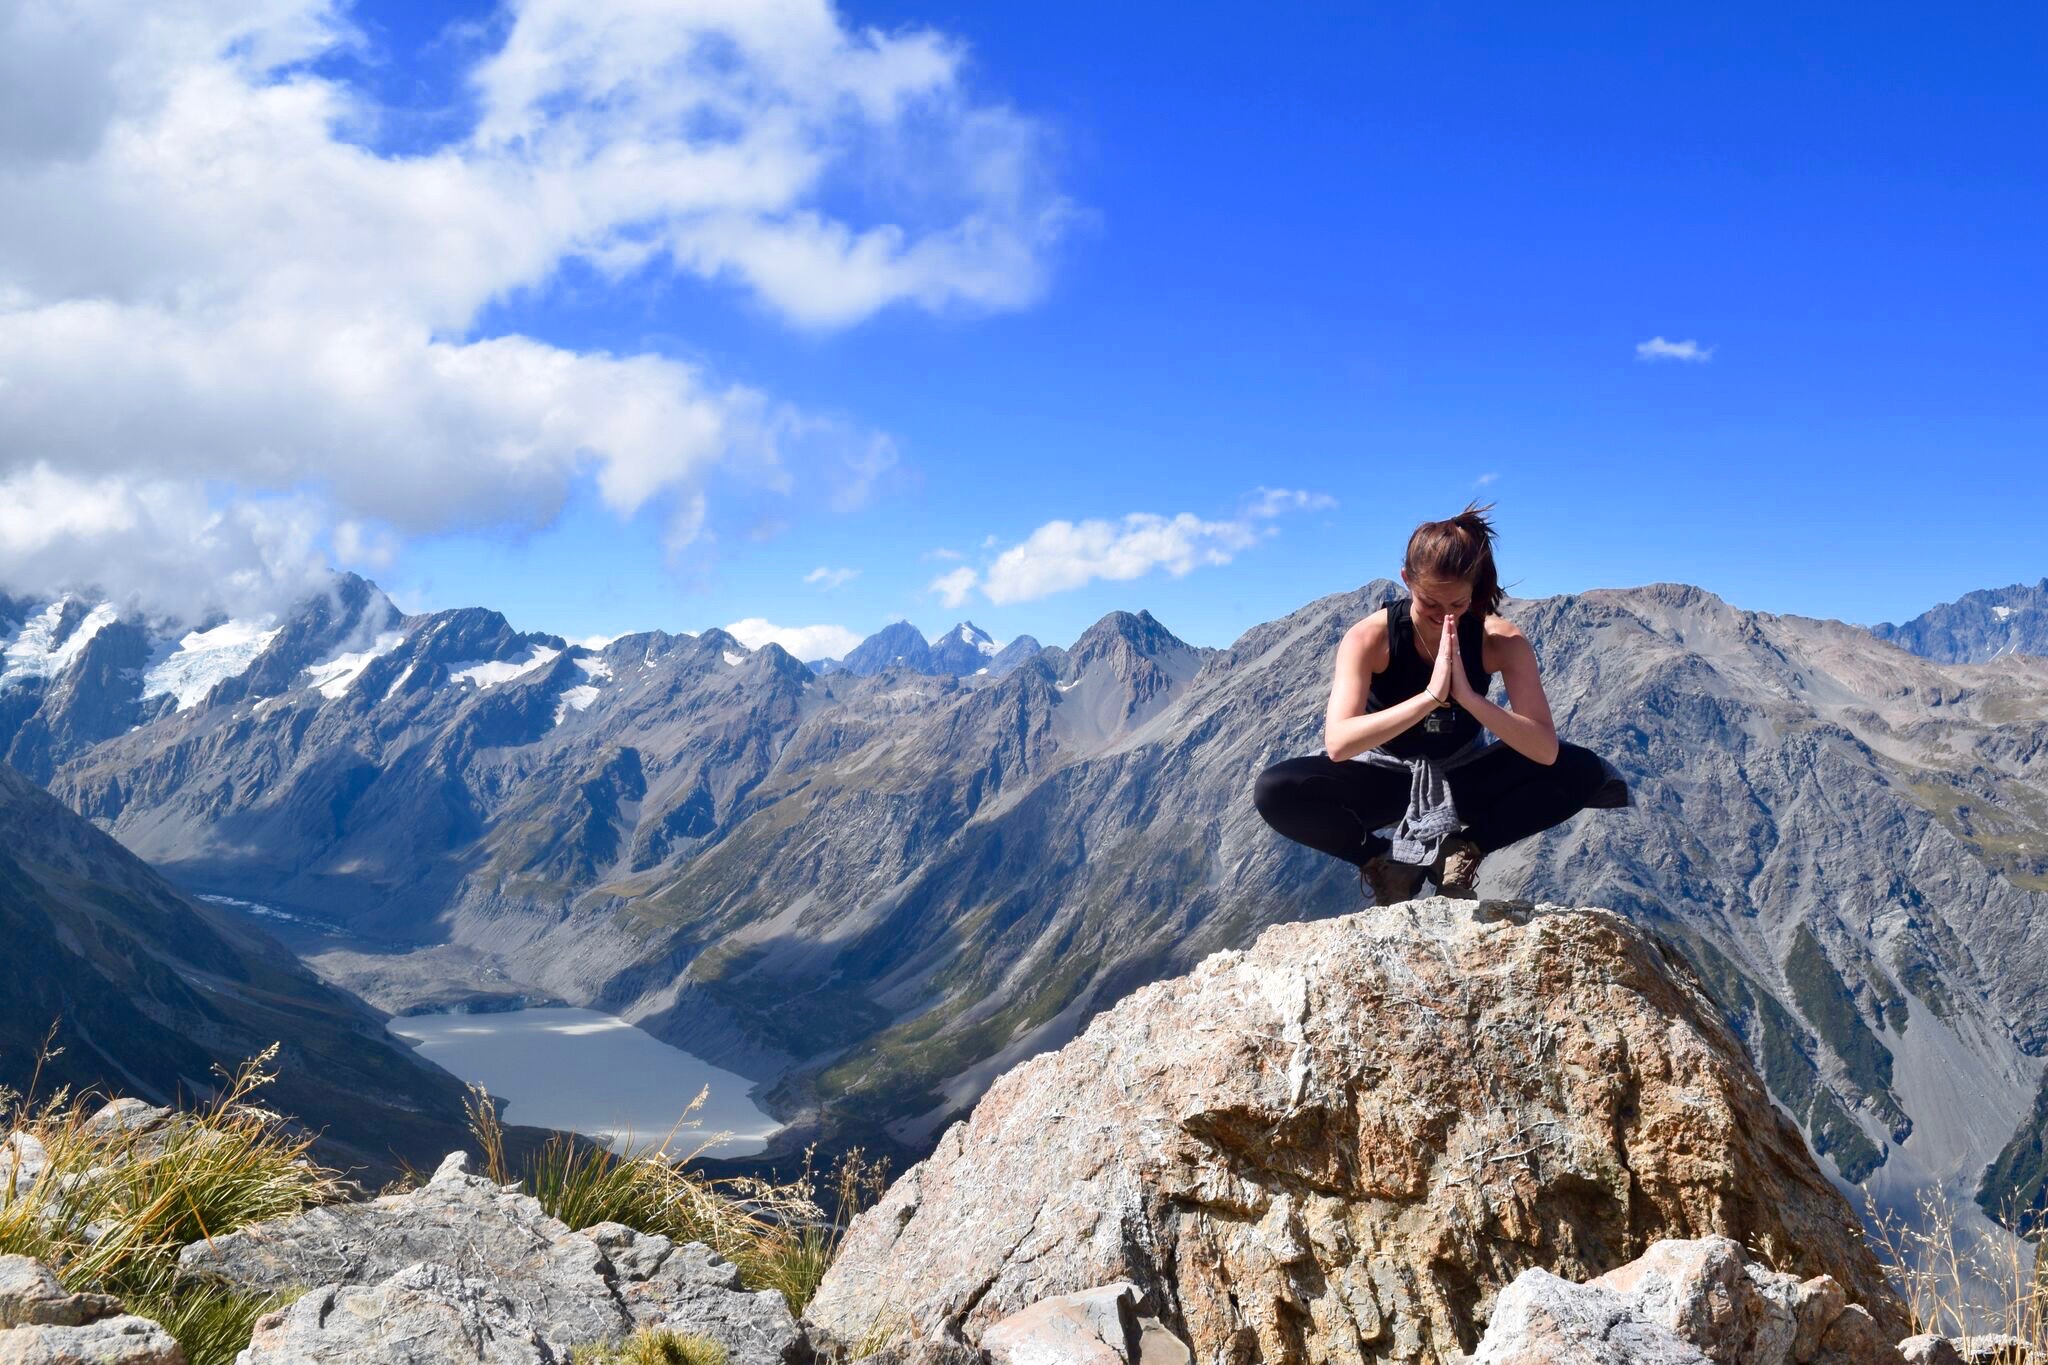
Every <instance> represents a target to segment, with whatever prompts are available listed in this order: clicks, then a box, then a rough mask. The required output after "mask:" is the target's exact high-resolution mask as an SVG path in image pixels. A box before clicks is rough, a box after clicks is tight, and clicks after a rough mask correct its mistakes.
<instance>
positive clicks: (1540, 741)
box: [1444, 617, 1557, 765]
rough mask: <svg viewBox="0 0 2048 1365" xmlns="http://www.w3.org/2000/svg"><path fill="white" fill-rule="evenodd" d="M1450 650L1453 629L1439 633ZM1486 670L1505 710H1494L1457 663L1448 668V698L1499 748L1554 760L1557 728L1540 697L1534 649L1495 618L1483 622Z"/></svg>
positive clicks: (1547, 704) (1454, 637) (1547, 701)
mask: <svg viewBox="0 0 2048 1365" xmlns="http://www.w3.org/2000/svg"><path fill="white" fill-rule="evenodd" d="M1444 638H1445V639H1446V640H1448V641H1449V642H1450V648H1451V649H1452V650H1453V651H1454V663H1456V662H1458V661H1456V659H1455V651H1456V649H1457V647H1458V644H1457V641H1458V637H1457V634H1456V632H1455V631H1445V632H1444ZM1484 648H1485V650H1486V652H1487V658H1486V661H1485V662H1486V669H1487V671H1488V672H1489V673H1498V674H1500V676H1501V681H1502V682H1504V683H1506V684H1507V688H1508V706H1510V707H1512V708H1514V709H1513V710H1506V709H1503V708H1501V707H1498V706H1495V705H1494V704H1493V703H1492V702H1490V701H1488V700H1487V699H1486V698H1485V697H1482V696H1480V695H1479V690H1478V689H1477V688H1475V687H1473V686H1472V682H1471V680H1470V679H1469V678H1467V677H1466V676H1465V670H1464V668H1463V666H1462V664H1461V663H1460V664H1459V666H1456V667H1453V668H1452V670H1451V687H1452V690H1451V696H1452V699H1453V700H1454V701H1456V702H1457V703H1458V705H1460V706H1462V707H1464V708H1465V709H1466V710H1467V711H1470V712H1471V713H1472V715H1473V717H1474V718H1475V719H1477V720H1478V722H1479V723H1480V724H1481V725H1484V726H1485V727H1486V728H1487V729H1489V730H1491V731H1493V733H1494V734H1496V735H1498V736H1499V737H1500V740H1501V742H1502V743H1503V744H1506V745H1507V746H1508V747H1509V748H1511V749H1513V750H1514V751H1515V752H1517V753H1519V754H1522V755H1523V756H1525V757H1527V758H1532V759H1534V760H1535V761H1536V762H1538V763H1542V764H1545V765H1548V764H1551V763H1555V762H1557V726H1556V724H1555V723H1554V722H1553V721H1552V720H1551V719H1550V699H1549V698H1548V697H1546V696H1544V695H1543V679H1542V678H1541V677H1540V676H1538V673H1537V668H1536V651H1535V650H1533V649H1531V648H1530V647H1529V641H1528V640H1527V638H1525V637H1524V636H1523V634H1522V632H1521V631H1520V630H1517V629H1516V628H1515V627H1514V626H1513V625H1512V624H1510V623H1509V622H1507V621H1503V620H1500V619H1499V618H1498V617H1496V618H1494V619H1492V620H1489V621H1488V622H1487V623H1486V643H1485V646H1484Z"/></svg>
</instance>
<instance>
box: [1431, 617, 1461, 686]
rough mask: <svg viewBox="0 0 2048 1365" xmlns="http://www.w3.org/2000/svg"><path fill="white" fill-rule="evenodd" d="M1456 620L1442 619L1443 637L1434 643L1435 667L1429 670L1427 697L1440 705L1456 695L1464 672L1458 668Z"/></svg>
mask: <svg viewBox="0 0 2048 1365" xmlns="http://www.w3.org/2000/svg"><path fill="white" fill-rule="evenodd" d="M1457 627H1458V618H1457V617H1455V616H1446V617H1445V618H1444V633H1443V636H1442V637H1441V638H1440V639H1438V641H1437V642H1436V665H1435V666H1434V667H1433V668H1431V669H1430V670H1429V697H1430V700H1431V701H1434V702H1436V703H1438V704H1439V705H1441V704H1442V703H1444V702H1447V701H1451V700H1453V699H1455V698H1456V697H1457V695H1458V680H1459V679H1461V678H1463V677H1464V675H1465V671H1464V670H1463V669H1462V668H1460V667H1458V628H1457Z"/></svg>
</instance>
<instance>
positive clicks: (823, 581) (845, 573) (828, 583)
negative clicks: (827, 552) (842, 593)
mask: <svg viewBox="0 0 2048 1365" xmlns="http://www.w3.org/2000/svg"><path fill="white" fill-rule="evenodd" d="M858 577H860V570H859V569H828V568H826V567H825V566H824V565H823V564H820V565H819V566H818V567H817V568H815V569H813V570H811V571H810V572H809V573H807V574H805V575H804V582H806V583H815V584H817V585H818V586H819V587H821V588H824V589H825V590H826V591H827V592H830V591H831V590H832V589H833V588H843V587H845V586H846V585H847V584H848V583H851V582H852V581H853V580H854V579H856V578H858Z"/></svg>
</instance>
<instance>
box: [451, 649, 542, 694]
mask: <svg viewBox="0 0 2048 1365" xmlns="http://www.w3.org/2000/svg"><path fill="white" fill-rule="evenodd" d="M561 652H562V651H561V650H559V649H554V648H551V647H549V646H547V645H535V646H534V647H533V648H531V649H529V650H527V651H526V657H525V658H523V659H489V660H485V661H484V662H482V663H475V664H469V665H467V666H465V667H463V668H458V669H455V670H453V671H452V672H450V674H449V675H448V681H450V682H466V683H473V684H475V685H476V687H477V688H478V689H479V690H482V689H484V688H487V687H496V686H497V685H498V684H499V683H503V682H511V681H512V680H513V679H514V678H517V677H521V676H523V675H525V674H528V673H531V672H533V670H534V669H536V668H539V667H541V666H542V665H544V664H549V663H553V662H554V659H555V656H556V655H557V654H560V653H561Z"/></svg>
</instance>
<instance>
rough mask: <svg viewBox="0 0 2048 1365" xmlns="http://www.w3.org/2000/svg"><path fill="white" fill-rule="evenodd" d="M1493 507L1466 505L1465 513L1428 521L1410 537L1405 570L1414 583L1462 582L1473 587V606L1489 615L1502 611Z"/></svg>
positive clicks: (1489, 504) (1476, 504) (1469, 503)
mask: <svg viewBox="0 0 2048 1365" xmlns="http://www.w3.org/2000/svg"><path fill="white" fill-rule="evenodd" d="M1492 510H1493V504H1492V503H1487V504H1486V505H1485V506H1484V507H1481V506H1480V505H1479V504H1478V503H1476V502H1468V503H1466V504H1465V510H1464V511H1462V512H1460V513H1458V515H1456V516H1455V517H1450V518H1448V519H1446V520H1444V521H1425V522H1423V523H1422V525H1420V526H1418V527H1416V528H1415V532H1414V534H1413V535H1410V536H1409V537H1408V556H1407V559H1406V560H1405V561H1404V567H1405V568H1406V569H1407V570H1408V577H1409V578H1410V579H1420V578H1433V579H1460V580H1463V581H1465V582H1469V583H1470V584H1471V585H1472V605H1473V606H1475V607H1478V608H1479V609H1480V610H1481V611H1483V612H1485V613H1487V614H1488V615H1494V614H1497V613H1498V612H1499V611H1500V603H1501V598H1503V597H1505V596H1506V595H1507V594H1505V593H1503V592H1502V591H1501V587H1500V572H1499V571H1498V570H1497V569H1495V568H1494V564H1493V542H1494V538H1495V536H1496V535H1497V534H1498V533H1497V532H1496V531H1495V530H1494V529H1493V523H1492V522H1491V521H1490V520H1488V519H1487V515H1486V514H1487V513H1488V512H1491V511H1492Z"/></svg>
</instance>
